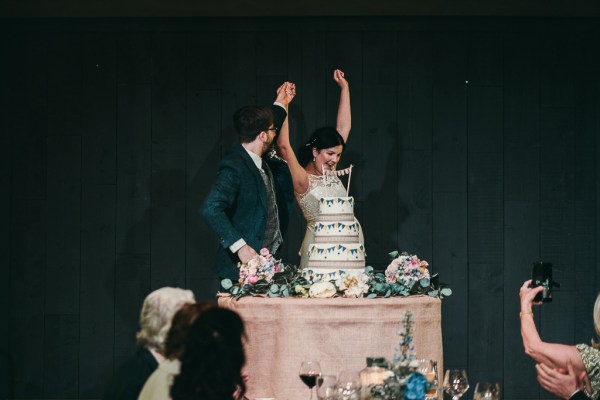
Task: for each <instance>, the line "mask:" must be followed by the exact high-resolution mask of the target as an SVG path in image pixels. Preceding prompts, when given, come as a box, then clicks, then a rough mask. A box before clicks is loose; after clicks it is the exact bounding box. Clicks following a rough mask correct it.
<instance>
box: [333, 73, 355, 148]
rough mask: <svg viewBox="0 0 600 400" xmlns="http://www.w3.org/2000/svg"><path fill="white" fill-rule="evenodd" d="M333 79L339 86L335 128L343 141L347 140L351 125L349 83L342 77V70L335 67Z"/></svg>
mask: <svg viewBox="0 0 600 400" xmlns="http://www.w3.org/2000/svg"><path fill="white" fill-rule="evenodd" d="M333 80H335V81H336V83H337V84H338V86H339V87H340V104H339V105H338V112H337V123H336V127H335V128H336V129H337V131H338V132H339V134H340V135H341V136H342V138H343V139H344V142H345V143H347V142H348V135H349V134H350V128H351V127H352V113H351V110H350V85H349V84H348V81H347V80H346V78H344V72H342V71H340V70H339V69H336V70H335V71H333Z"/></svg>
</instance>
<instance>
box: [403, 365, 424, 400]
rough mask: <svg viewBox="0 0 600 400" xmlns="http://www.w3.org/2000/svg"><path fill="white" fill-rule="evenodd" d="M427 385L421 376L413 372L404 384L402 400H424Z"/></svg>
mask: <svg viewBox="0 0 600 400" xmlns="http://www.w3.org/2000/svg"><path fill="white" fill-rule="evenodd" d="M428 387H429V383H428V382H427V379H426V378H425V376H424V375H423V374H420V373H418V372H413V373H412V374H410V376H409V377H408V381H407V382H406V390H404V400H424V399H425V394H426V393H427V389H428Z"/></svg>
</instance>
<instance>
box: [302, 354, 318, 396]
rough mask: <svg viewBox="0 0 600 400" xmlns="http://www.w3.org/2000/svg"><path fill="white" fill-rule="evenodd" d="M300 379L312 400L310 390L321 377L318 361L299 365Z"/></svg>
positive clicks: (303, 362) (304, 362)
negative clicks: (306, 387)
mask: <svg viewBox="0 0 600 400" xmlns="http://www.w3.org/2000/svg"><path fill="white" fill-rule="evenodd" d="M299 375H300V379H302V382H304V384H305V385H306V386H308V389H309V390H310V399H311V400H312V388H314V387H315V385H316V384H317V377H319V376H321V366H320V365H319V362H318V361H302V364H300V373H299Z"/></svg>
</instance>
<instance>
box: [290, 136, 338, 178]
mask: <svg viewBox="0 0 600 400" xmlns="http://www.w3.org/2000/svg"><path fill="white" fill-rule="evenodd" d="M345 148H346V143H345V142H344V138H343V137H342V135H340V134H339V133H338V131H337V130H336V129H335V128H333V127H331V126H326V127H323V128H319V129H317V130H316V131H315V132H314V133H313V134H312V135H311V137H310V138H309V139H308V141H307V142H306V143H305V144H304V145H303V146H302V147H300V148H299V149H298V152H297V154H298V162H299V163H300V165H302V166H303V167H305V168H306V166H307V165H308V163H310V162H311V161H313V160H314V163H315V167H316V168H317V169H318V170H319V171H321V168H322V166H323V165H326V166H329V167H330V169H334V168H335V166H336V164H337V163H338V161H339V159H340V155H341V154H342V152H343V151H344V149H345ZM321 172H322V171H321Z"/></svg>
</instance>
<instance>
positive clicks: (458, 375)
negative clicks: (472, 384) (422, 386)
mask: <svg viewBox="0 0 600 400" xmlns="http://www.w3.org/2000/svg"><path fill="white" fill-rule="evenodd" d="M444 390H445V391H446V393H448V394H449V395H450V396H452V400H458V399H460V396H462V395H463V394H465V392H466V391H467V390H469V380H468V379H467V373H466V372H465V370H464V369H449V370H447V371H446V374H445V375H444Z"/></svg>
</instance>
